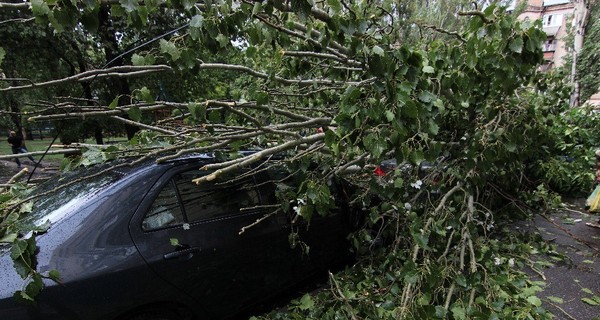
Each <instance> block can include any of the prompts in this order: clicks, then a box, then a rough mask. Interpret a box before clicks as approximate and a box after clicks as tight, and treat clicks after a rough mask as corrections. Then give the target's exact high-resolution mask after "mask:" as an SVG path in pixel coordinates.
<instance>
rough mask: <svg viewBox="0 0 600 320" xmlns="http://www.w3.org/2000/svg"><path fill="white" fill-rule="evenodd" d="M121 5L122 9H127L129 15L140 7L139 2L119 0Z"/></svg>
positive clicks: (135, 0)
mask: <svg viewBox="0 0 600 320" xmlns="http://www.w3.org/2000/svg"><path fill="white" fill-rule="evenodd" d="M119 3H120V4H121V7H123V8H125V11H127V12H129V13H131V12H133V11H135V10H136V9H137V8H138V7H139V4H138V1H137V0H119Z"/></svg>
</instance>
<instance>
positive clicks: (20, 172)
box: [6, 168, 29, 185]
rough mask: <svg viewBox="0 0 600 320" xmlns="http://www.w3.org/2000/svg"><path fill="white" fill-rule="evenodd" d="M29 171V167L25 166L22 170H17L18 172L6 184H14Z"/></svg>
mask: <svg viewBox="0 0 600 320" xmlns="http://www.w3.org/2000/svg"><path fill="white" fill-rule="evenodd" d="M28 173H29V169H27V168H23V169H21V171H19V172H17V174H15V175H14V176H12V177H11V178H10V179H8V182H7V183H6V184H9V185H10V184H13V183H15V182H17V181H19V179H21V178H22V177H23V176H24V175H26V174H28Z"/></svg>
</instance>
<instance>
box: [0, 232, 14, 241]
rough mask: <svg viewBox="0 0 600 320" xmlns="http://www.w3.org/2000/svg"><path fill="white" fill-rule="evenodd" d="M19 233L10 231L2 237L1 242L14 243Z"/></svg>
mask: <svg viewBox="0 0 600 320" xmlns="http://www.w3.org/2000/svg"><path fill="white" fill-rule="evenodd" d="M17 236H18V234H17V233H8V234H5V235H4V236H2V238H0V243H12V242H14V241H15V240H16V239H17Z"/></svg>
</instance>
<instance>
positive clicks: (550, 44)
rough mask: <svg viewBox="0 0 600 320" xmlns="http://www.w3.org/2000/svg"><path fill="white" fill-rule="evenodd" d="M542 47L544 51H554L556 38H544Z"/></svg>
mask: <svg viewBox="0 0 600 320" xmlns="http://www.w3.org/2000/svg"><path fill="white" fill-rule="evenodd" d="M542 49H543V51H544V52H548V51H556V39H554V38H551V39H548V40H546V41H545V42H544V45H543V46H542Z"/></svg>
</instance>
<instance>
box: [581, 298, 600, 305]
mask: <svg viewBox="0 0 600 320" xmlns="http://www.w3.org/2000/svg"><path fill="white" fill-rule="evenodd" d="M581 301H583V302H585V303H587V304H589V305H590V306H598V305H600V303H598V302H597V301H594V300H592V299H590V298H581Z"/></svg>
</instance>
